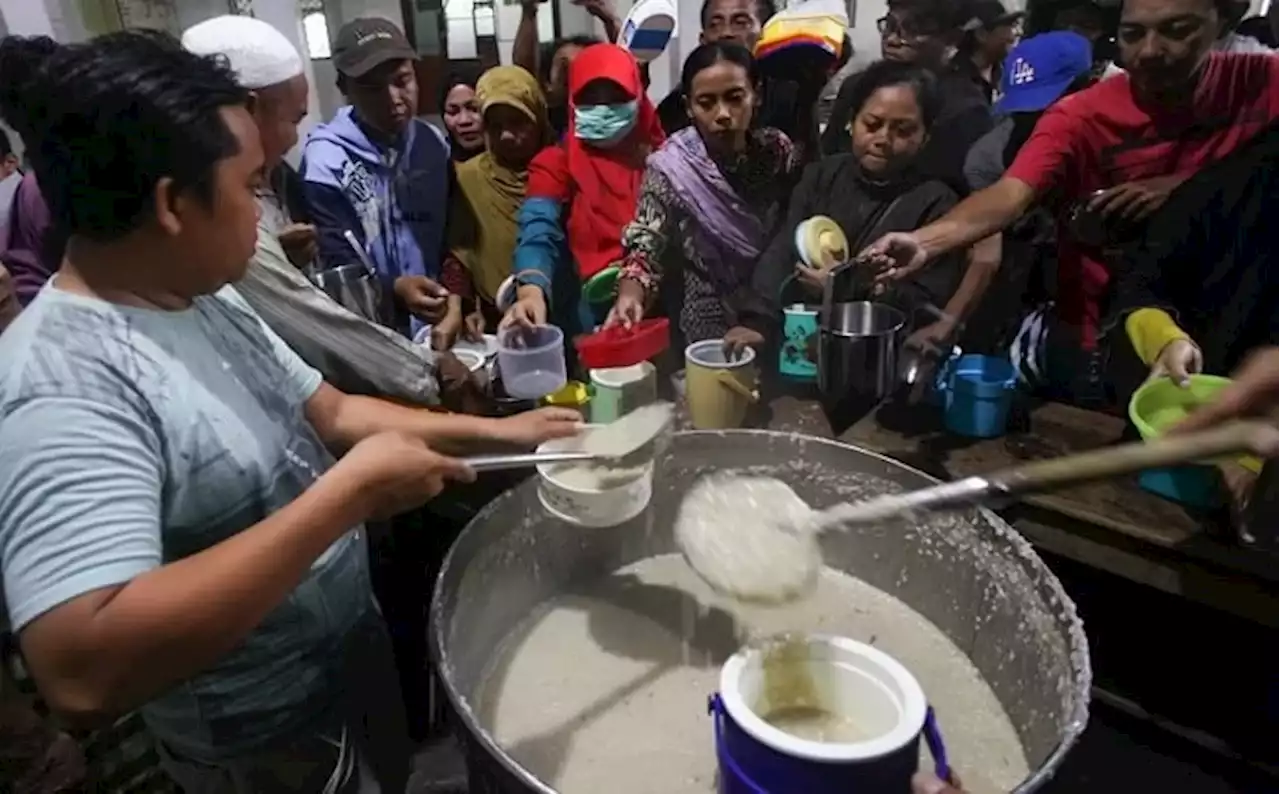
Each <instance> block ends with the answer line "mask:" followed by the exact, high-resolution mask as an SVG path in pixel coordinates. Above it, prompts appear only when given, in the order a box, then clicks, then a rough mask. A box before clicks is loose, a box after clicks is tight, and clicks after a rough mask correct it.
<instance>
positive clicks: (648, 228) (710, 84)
mask: <svg viewBox="0 0 1280 794" xmlns="http://www.w3.org/2000/svg"><path fill="white" fill-rule="evenodd" d="M757 78H758V75H757V72H756V64H755V61H754V60H753V59H752V57H751V54H750V53H749V52H747V50H746V49H745V48H744V47H742V46H741V45H739V44H735V43H733V42H726V41H715V42H711V43H708V44H703V45H702V46H700V47H698V48H697V49H695V50H694V51H693V52H692V53H691V54H690V55H689V58H688V60H686V61H685V65H684V70H683V73H682V74H681V88H682V89H683V95H684V96H685V97H686V98H687V99H686V103H687V111H688V113H689V115H690V117H691V118H692V120H693V126H691V127H686V128H684V129H682V130H680V131H679V132H677V133H675V134H674V135H673V136H672V137H671V138H670V139H669V140H668V141H667V142H666V144H665V145H663V147H662V148H661V149H659V150H658V151H657V152H656V153H654V154H653V155H651V156H650V157H649V166H648V169H647V170H646V171H645V177H644V183H643V184H642V185H641V188H640V198H639V201H638V203H637V206H636V217H635V220H633V221H632V222H631V223H630V224H629V225H628V226H627V228H626V230H625V231H624V232H623V238H622V248H623V263H622V278H621V280H620V281H619V283H618V298H617V302H616V303H615V304H614V309H613V312H611V313H610V315H609V321H608V323H607V324H614V323H621V324H622V325H624V326H630V325H632V324H634V323H636V322H639V320H640V319H641V318H642V317H643V316H644V311H645V304H646V303H647V302H649V301H650V300H651V299H652V298H653V297H655V295H656V293H657V288H658V284H659V282H660V280H661V278H662V275H663V271H664V269H665V267H664V266H666V265H677V267H676V273H677V276H678V277H680V278H682V280H683V285H682V286H675V287H674V290H675V293H676V294H677V295H678V298H677V300H678V303H679V308H678V310H675V311H673V313H674V314H676V315H677V317H678V320H677V327H678V329H679V331H680V335H681V336H682V337H683V338H684V341H685V342H699V341H702V340H704V339H719V338H722V337H723V338H725V341H726V344H727V345H728V346H729V347H730V348H731V349H733V348H741V347H744V346H746V345H749V344H753V345H754V344H760V343H763V341H764V339H763V338H762V337H761V336H760V335H759V334H758V333H756V332H754V331H749V330H748V329H746V328H743V327H741V326H739V325H738V323H737V308H738V304H739V301H740V300H741V299H742V296H743V293H744V291H749V290H750V288H751V275H752V272H753V270H754V269H755V265H756V260H757V259H759V257H760V254H761V253H762V252H763V250H764V248H765V246H766V245H767V244H768V242H769V239H770V234H771V233H772V231H773V228H774V226H776V224H777V221H778V220H780V218H779V209H780V207H781V206H782V203H783V201H784V200H785V199H786V197H787V192H788V189H789V187H790V186H791V174H792V171H793V170H794V168H795V166H794V162H795V158H794V149H793V147H792V144H791V141H790V139H788V138H787V136H786V135H785V134H783V133H782V132H780V131H778V130H776V129H773V128H771V127H765V128H759V127H755V128H753V126H752V117H753V115H754V113H755V109H756V100H757V96H758V95H757V93H756V86H757V85H758V84H759V81H758V79H757ZM669 241H670V242H672V243H674V244H673V245H671V246H668V242H669ZM674 308H675V307H673V309H674Z"/></svg>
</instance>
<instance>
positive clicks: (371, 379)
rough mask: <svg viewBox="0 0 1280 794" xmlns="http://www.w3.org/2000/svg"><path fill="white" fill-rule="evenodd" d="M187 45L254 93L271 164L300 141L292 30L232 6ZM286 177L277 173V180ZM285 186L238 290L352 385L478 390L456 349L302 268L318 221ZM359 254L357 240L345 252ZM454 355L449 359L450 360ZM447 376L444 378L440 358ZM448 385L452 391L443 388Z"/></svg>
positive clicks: (459, 400) (467, 395)
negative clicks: (381, 319) (385, 318)
mask: <svg viewBox="0 0 1280 794" xmlns="http://www.w3.org/2000/svg"><path fill="white" fill-rule="evenodd" d="M182 42H183V46H185V47H186V48H187V49H189V50H191V51H193V52H197V53H200V54H203V55H209V54H219V55H223V56H225V57H226V58H227V60H228V62H229V65H230V66H231V68H232V69H233V70H234V71H235V72H236V75H237V77H238V78H239V80H240V82H241V84H242V85H243V86H245V87H246V88H249V89H251V90H252V91H253V93H254V107H253V114H254V120H255V121H256V122H257V124H258V132H259V134H260V135H261V137H262V146H263V153H264V155H265V159H266V168H267V171H268V173H271V172H273V171H274V170H275V169H276V168H277V166H281V165H282V164H283V162H284V157H285V155H286V154H287V153H288V152H289V150H290V149H292V148H293V147H294V145H295V144H296V143H297V142H298V124H299V123H300V122H301V121H302V119H303V117H305V116H306V113H307V81H306V78H305V77H304V75H303V68H302V58H301V56H300V55H299V54H298V51H297V49H296V48H295V47H294V46H293V44H292V43H290V41H289V40H288V39H287V38H285V36H284V34H282V33H281V32H280V31H278V30H276V29H275V28H274V27H272V26H271V25H269V24H267V23H266V22H263V21H262V20H258V19H253V18H252V17H244V16H235V15H227V16H221V17H215V18H214V19H210V20H207V21H205V22H201V23H200V24H198V25H195V26H193V27H191V28H190V29H188V30H187V31H186V33H184V34H183V37H182ZM272 182H273V184H275V185H278V181H277V180H272ZM284 198H285V197H284V195H283V191H282V190H281V189H280V188H279V187H278V186H277V187H275V188H274V189H273V188H272V187H267V188H264V189H263V191H262V192H261V194H260V196H259V199H258V206H259V210H260V212H261V216H260V219H259V222H258V244H257V248H256V250H255V251H254V255H253V261H252V262H251V263H250V265H249V269H248V270H247V271H246V273H245V276H244V278H243V279H242V280H241V281H239V282H238V283H237V284H236V285H235V288H236V291H237V292H239V293H240V295H241V297H243V298H244V299H245V301H247V302H248V303H249V305H250V306H252V307H253V309H254V311H256V312H257V313H258V315H259V316H260V317H262V319H263V320H264V321H265V322H266V323H267V324H268V325H269V326H271V329H272V330H273V331H275V332H276V333H277V334H279V335H280V337H281V338H283V339H284V341H285V342H287V343H288V344H289V346H290V347H292V348H293V349H294V350H295V351H296V352H297V353H298V354H299V355H300V356H301V357H302V358H303V359H304V360H305V361H306V362H307V363H308V364H310V365H311V366H313V367H315V368H316V369H318V370H320V372H321V373H322V374H323V375H324V377H325V380H326V381H328V382H329V383H332V384H334V385H335V386H337V387H338V388H340V389H342V390H343V391H344V392H347V393H349V394H370V395H375V396H380V397H388V398H392V399H395V400H399V401H401V402H407V403H413V404H421V405H434V404H437V403H439V402H441V401H442V398H443V399H446V400H447V401H448V402H450V403H451V404H452V407H455V408H464V407H466V405H465V404H466V403H468V402H470V401H471V400H472V397H474V396H475V395H473V394H472V393H471V392H472V391H473V390H472V389H471V388H470V387H471V384H470V382H469V375H468V373H467V370H466V368H465V367H464V366H463V365H462V364H460V363H458V362H457V360H456V359H455V358H453V356H452V355H447V354H446V355H444V356H440V357H437V355H436V354H434V353H433V352H432V351H431V350H430V349H429V347H428V346H426V345H415V344H413V343H412V342H411V341H410V340H408V339H406V338H405V337H404V336H402V335H400V334H398V333H396V332H395V331H393V330H391V329H390V328H387V327H385V326H382V325H379V324H377V323H375V322H371V321H370V320H368V319H366V318H364V317H362V316H360V315H357V314H355V313H353V312H351V311H348V310H347V309H346V308H345V307H343V306H342V305H340V304H339V303H337V302H336V301H334V300H333V299H331V298H330V297H329V296H328V295H326V294H325V293H324V292H323V291H321V290H320V289H318V288H317V287H316V286H315V285H314V284H313V283H311V281H310V279H308V278H307V277H306V275H305V274H304V273H303V271H302V268H304V267H306V266H308V265H310V264H311V262H312V261H313V260H314V259H315V258H316V255H317V241H316V230H315V227H313V226H311V225H309V224H297V223H292V222H291V219H290V217H289V210H288V207H287V203H286V202H285V201H284V200H283V199H284ZM345 253H346V254H347V255H348V257H350V256H352V252H351V251H350V249H349V248H348V249H346V252H345ZM446 359H447V360H446ZM438 365H439V366H440V367H442V368H443V370H444V371H445V374H446V375H447V376H448V377H445V378H443V380H444V383H443V384H442V383H441V378H440V377H439V376H440V372H439V371H438V369H437V366H438ZM442 392H444V394H442Z"/></svg>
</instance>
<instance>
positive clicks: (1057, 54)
mask: <svg viewBox="0 0 1280 794" xmlns="http://www.w3.org/2000/svg"><path fill="white" fill-rule="evenodd" d="M1092 68H1093V47H1092V46H1091V45H1090V44H1089V40H1088V39H1086V38H1085V37H1084V36H1081V35H1080V34H1079V33H1071V32H1070V31H1065V30H1057V31H1054V32H1052V33H1042V34H1040V35H1039V36H1032V37H1031V38H1029V39H1023V40H1022V41H1021V42H1019V43H1018V46H1016V47H1014V48H1013V50H1012V51H1011V52H1010V53H1009V57H1008V58H1007V59H1005V62H1004V70H1003V72H1002V73H1001V75H1000V100H999V101H998V102H996V106H995V110H996V112H997V113H1025V112H1027V111H1035V110H1044V109H1045V108H1047V107H1049V106H1050V105H1052V104H1053V103H1054V102H1057V101H1058V98H1059V97H1061V96H1062V94H1063V93H1064V92H1065V91H1066V90H1067V88H1068V87H1070V85H1071V84H1072V83H1073V82H1074V81H1075V80H1076V78H1078V77H1079V76H1080V75H1082V74H1087V73H1088V72H1089V70H1091V69H1092Z"/></svg>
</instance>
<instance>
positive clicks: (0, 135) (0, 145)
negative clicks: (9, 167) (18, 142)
mask: <svg viewBox="0 0 1280 794" xmlns="http://www.w3.org/2000/svg"><path fill="white" fill-rule="evenodd" d="M11 154H13V141H11V140H9V133H7V132H5V131H4V130H0V159H3V158H5V157H8V156H9V155H11Z"/></svg>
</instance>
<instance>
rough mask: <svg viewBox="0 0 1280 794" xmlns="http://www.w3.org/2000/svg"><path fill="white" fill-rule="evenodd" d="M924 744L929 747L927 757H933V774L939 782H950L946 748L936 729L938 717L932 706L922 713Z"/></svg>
mask: <svg viewBox="0 0 1280 794" xmlns="http://www.w3.org/2000/svg"><path fill="white" fill-rule="evenodd" d="M924 742H925V744H927V745H929V755H931V756H933V774H935V775H937V777H938V779H939V780H945V781H947V782H948V783H949V782H951V764H949V763H948V762H947V747H946V745H945V744H943V743H942V731H941V730H940V729H939V728H938V715H937V714H935V713H934V711H933V706H929V707H928V708H927V709H925V712H924Z"/></svg>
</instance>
